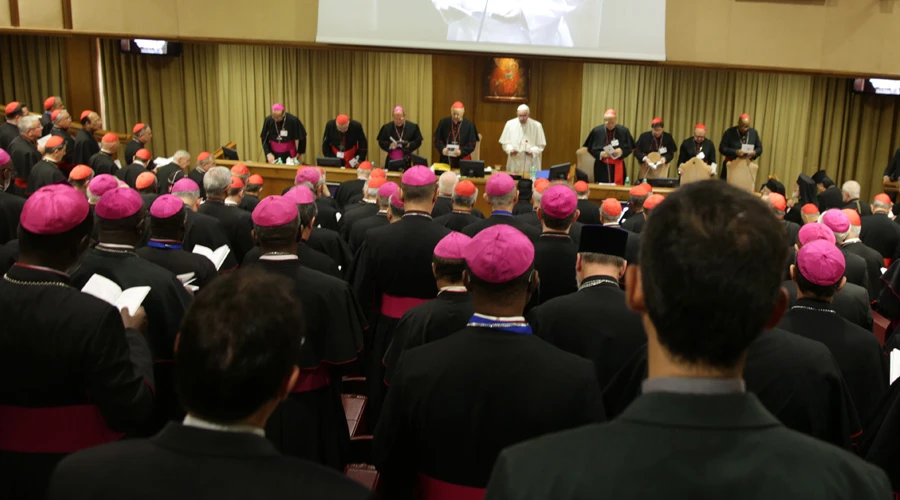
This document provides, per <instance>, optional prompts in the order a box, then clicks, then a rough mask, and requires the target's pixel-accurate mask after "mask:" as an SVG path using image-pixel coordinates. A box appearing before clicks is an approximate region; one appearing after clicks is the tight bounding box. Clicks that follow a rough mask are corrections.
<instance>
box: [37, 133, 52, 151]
mask: <svg viewBox="0 0 900 500" xmlns="http://www.w3.org/2000/svg"><path fill="white" fill-rule="evenodd" d="M51 135H52V134H47V135H45V136H44V137H41V138H40V139H38V140H37V145H38V147H39V148H42V147H44V144H47V141H49V140H50V136H51Z"/></svg>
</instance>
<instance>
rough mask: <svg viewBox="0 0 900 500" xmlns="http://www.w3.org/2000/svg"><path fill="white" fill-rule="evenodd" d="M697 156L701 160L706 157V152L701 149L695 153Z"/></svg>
mask: <svg viewBox="0 0 900 500" xmlns="http://www.w3.org/2000/svg"><path fill="white" fill-rule="evenodd" d="M697 158H700V159H701V160H702V159H704V158H706V153H704V152H703V151H700V154H698V155H697Z"/></svg>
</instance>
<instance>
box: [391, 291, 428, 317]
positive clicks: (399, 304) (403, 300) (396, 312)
mask: <svg viewBox="0 0 900 500" xmlns="http://www.w3.org/2000/svg"><path fill="white" fill-rule="evenodd" d="M423 302H427V301H426V300H425V299H417V298H415V297H394V296H393V295H388V294H386V293H385V294H383V295H382V296H381V314H383V315H385V316H387V317H388V318H394V319H400V318H402V317H403V314H404V313H405V312H406V311H408V310H409V309H412V308H413V307H416V306H417V305H419V304H421V303H423Z"/></svg>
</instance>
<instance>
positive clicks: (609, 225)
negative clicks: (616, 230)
mask: <svg viewBox="0 0 900 500" xmlns="http://www.w3.org/2000/svg"><path fill="white" fill-rule="evenodd" d="M603 227H619V223H618V222H606V223H604V224H603Z"/></svg>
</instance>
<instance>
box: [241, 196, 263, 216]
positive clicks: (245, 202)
mask: <svg viewBox="0 0 900 500" xmlns="http://www.w3.org/2000/svg"><path fill="white" fill-rule="evenodd" d="M256 205H259V197H258V196H253V195H249V194H247V193H244V196H243V198H241V204H240V205H238V207H240V209H241V210H246V211H247V212H250V213H251V214H252V213H253V210H255V209H256Z"/></svg>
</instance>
